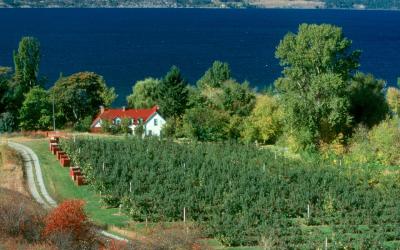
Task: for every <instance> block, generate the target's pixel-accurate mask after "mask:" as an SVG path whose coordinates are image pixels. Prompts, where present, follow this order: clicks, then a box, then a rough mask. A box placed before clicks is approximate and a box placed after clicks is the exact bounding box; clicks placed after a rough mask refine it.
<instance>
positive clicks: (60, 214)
mask: <svg viewBox="0 0 400 250" xmlns="http://www.w3.org/2000/svg"><path fill="white" fill-rule="evenodd" d="M84 205H85V203H84V202H83V201H82V200H67V201H64V202H63V203H61V204H60V205H59V206H58V207H56V208H55V209H53V211H51V212H50V213H49V215H48V216H47V217H46V226H45V228H44V231H43V234H44V236H45V237H46V236H49V235H51V234H54V233H60V232H68V233H72V234H73V236H75V237H77V238H79V236H80V235H81V234H82V233H85V232H86V230H87V216H86V214H85V211H84V210H83V206H84Z"/></svg>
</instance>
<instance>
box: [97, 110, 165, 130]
mask: <svg viewBox="0 0 400 250" xmlns="http://www.w3.org/2000/svg"><path fill="white" fill-rule="evenodd" d="M157 111H158V106H154V107H152V108H150V109H104V111H103V112H102V113H99V114H98V115H97V116H96V118H95V119H94V120H93V122H92V125H91V127H93V126H95V125H96V123H97V122H98V121H99V120H102V119H103V120H109V121H112V120H114V119H116V118H120V119H124V118H130V119H134V123H135V124H136V123H137V121H138V120H139V119H143V123H146V122H147V120H148V119H149V118H151V117H152V116H153V115H154V114H155V113H157Z"/></svg>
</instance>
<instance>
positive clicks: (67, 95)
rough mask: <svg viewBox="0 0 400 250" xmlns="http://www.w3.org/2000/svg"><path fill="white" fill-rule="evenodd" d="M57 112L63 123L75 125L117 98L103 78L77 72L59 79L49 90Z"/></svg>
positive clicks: (94, 74) (93, 74)
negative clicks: (62, 118)
mask: <svg viewBox="0 0 400 250" xmlns="http://www.w3.org/2000/svg"><path fill="white" fill-rule="evenodd" d="M51 95H52V98H55V105H56V108H57V112H59V113H61V114H62V115H63V117H64V121H65V122H72V123H76V122H78V121H80V120H82V119H83V118H85V117H87V116H91V117H93V116H94V115H96V114H97V113H98V110H99V106H101V105H103V106H105V107H108V106H110V105H111V103H112V102H113V101H114V99H115V98H116V97H117V95H116V94H115V91H114V88H109V87H107V85H106V82H105V81H104V79H103V77H102V76H100V75H98V74H96V73H93V72H79V73H75V74H73V75H71V76H68V77H60V79H58V81H57V82H56V83H55V84H54V86H53V87H52V88H51Z"/></svg>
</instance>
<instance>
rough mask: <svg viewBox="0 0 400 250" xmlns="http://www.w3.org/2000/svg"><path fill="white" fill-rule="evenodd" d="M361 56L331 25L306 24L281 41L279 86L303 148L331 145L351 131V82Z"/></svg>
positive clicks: (290, 123)
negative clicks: (349, 95)
mask: <svg viewBox="0 0 400 250" xmlns="http://www.w3.org/2000/svg"><path fill="white" fill-rule="evenodd" d="M359 56H360V52H359V51H351V41H350V40H348V39H347V38H344V37H343V33H342V30H341V28H338V27H335V26H332V25H326V24H323V25H315V24H311V25H309V24H302V25H300V26H299V30H298V33H297V34H293V33H289V34H287V35H286V36H285V37H284V39H283V40H282V41H281V42H280V44H279V46H278V48H277V50H276V57H277V58H278V59H280V64H281V65H282V66H284V70H283V77H281V78H279V79H278V80H277V81H276V82H275V86H276V90H277V92H278V94H279V96H280V98H281V100H282V103H283V108H284V112H285V114H286V124H287V127H288V129H289V131H290V132H291V134H292V135H293V136H294V137H295V139H296V142H297V143H298V144H299V145H300V146H301V147H303V148H304V147H305V146H317V145H318V144H319V143H320V142H330V141H332V140H333V139H335V138H336V136H338V134H339V133H341V132H343V131H346V130H347V129H348V127H349V124H350V122H351V116H350V114H349V112H348V109H349V107H350V101H349V97H348V93H347V90H346V89H347V80H348V79H349V78H350V77H351V74H352V72H353V71H354V70H355V69H356V68H357V67H358V65H359Z"/></svg>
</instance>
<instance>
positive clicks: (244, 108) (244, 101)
mask: <svg viewBox="0 0 400 250" xmlns="http://www.w3.org/2000/svg"><path fill="white" fill-rule="evenodd" d="M221 88H222V91H223V92H222V93H223V94H222V98H221V99H222V104H223V107H224V110H225V111H227V112H228V113H229V114H230V115H238V116H248V115H249V114H250V112H251V111H252V110H253V108H254V105H255V101H256V97H255V94H254V92H253V91H252V90H251V89H250V85H249V83H248V82H244V83H243V84H240V83H238V82H236V81H234V80H227V81H225V82H224V83H223V84H222V86H221Z"/></svg>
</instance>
